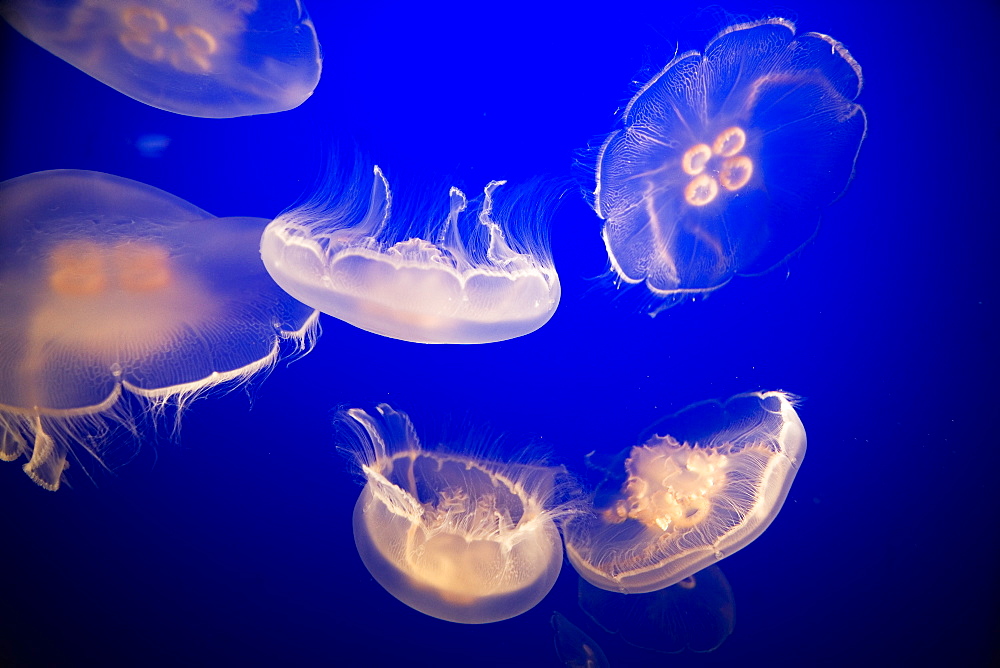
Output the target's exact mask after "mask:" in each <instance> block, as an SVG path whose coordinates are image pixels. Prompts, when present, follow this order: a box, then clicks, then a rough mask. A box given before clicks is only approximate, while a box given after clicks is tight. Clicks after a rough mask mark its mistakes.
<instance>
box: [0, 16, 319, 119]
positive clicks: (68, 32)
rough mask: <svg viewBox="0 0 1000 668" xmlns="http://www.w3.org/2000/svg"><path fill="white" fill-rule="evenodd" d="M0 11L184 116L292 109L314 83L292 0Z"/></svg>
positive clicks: (309, 27)
mask: <svg viewBox="0 0 1000 668" xmlns="http://www.w3.org/2000/svg"><path fill="white" fill-rule="evenodd" d="M0 15H2V16H3V17H4V18H5V19H6V20H7V21H8V22H9V23H10V24H11V25H12V26H13V27H14V28H15V29H16V30H17V31H18V32H20V33H21V34H22V35H24V36H25V37H27V38H28V39H30V40H31V41H33V42H35V43H36V44H38V45H39V46H41V47H42V48H43V49H45V50H47V51H49V52H51V53H53V54H55V55H56V56H58V57H60V58H62V59H63V60H65V61H66V62H68V63H69V64H71V65H73V66H74V67H77V68H79V69H81V70H83V71H84V72H86V73H87V74H89V75H90V76H92V77H94V78H95V79H97V80H98V81H101V82H103V83H105V84H107V85H109V86H111V87H112V88H114V89H115V90H117V91H120V92H121V93H124V94H125V95H128V96H129V97H131V98H134V99H136V100H139V101H140V102H143V103H145V104H148V105H150V106H153V107H156V108H158V109H163V110H165V111H172V112H175V113H178V114H184V115H186V116H200V117H203V118H231V117H234V116H250V115H253V114H268V113H273V112H276V111H284V110H286V109H293V108H295V107H297V106H299V105H300V104H302V103H303V102H304V101H305V100H306V98H308V97H309V96H310V95H312V92H313V89H315V88H316V84H317V83H318V82H319V75H320V69H321V65H322V59H321V56H320V49H319V43H318V42H317V41H316V30H315V29H314V28H313V24H312V21H311V20H310V18H309V15H308V14H307V13H306V10H305V8H304V7H303V6H302V4H301V2H299V1H298V0H70V1H69V2H67V0H0Z"/></svg>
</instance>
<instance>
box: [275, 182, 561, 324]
mask: <svg viewBox="0 0 1000 668" xmlns="http://www.w3.org/2000/svg"><path fill="white" fill-rule="evenodd" d="M365 181H366V178H365V177H364V176H363V173H362V172H361V171H360V170H355V173H354V174H353V175H352V176H351V177H350V178H346V179H339V180H336V181H332V182H339V183H341V184H347V185H341V187H340V190H338V189H337V188H336V187H334V188H331V189H324V190H323V191H321V192H320V193H319V194H318V195H317V196H316V197H315V198H314V199H313V200H312V201H310V202H308V203H306V204H305V205H303V206H301V207H296V208H294V209H291V210H289V211H287V212H285V213H283V214H282V215H281V216H279V217H278V218H277V219H275V220H274V221H273V222H272V223H271V224H270V225H268V226H267V229H266V230H265V231H264V235H263V237H262V239H261V255H262V257H263V258H264V265H265V266H266V267H267V270H268V271H269V272H270V273H271V276H272V278H274V280H275V281H276V282H277V283H278V285H280V286H281V287H283V288H284V289H285V290H287V291H288V293H289V294H290V295H292V296H293V297H295V298H296V299H298V300H300V301H302V302H304V303H306V304H309V305H310V306H313V307H314V308H317V309H319V310H320V311H322V312H324V313H328V314H329V315H332V316H334V317H335V318H339V319H340V320H344V321H345V322H348V323H350V324H352V325H355V326H356V327H360V328H361V329H364V330H367V331H369V332H373V333H375V334H381V335H382V336H387V337H391V338H394V339H400V340H403V341H413V342H416V343H489V342H493V341H503V340H505V339H511V338H514V337H518V336H523V335H524V334H528V333H530V332H533V331H534V330H536V329H538V328H539V327H541V326H542V325H544V324H545V323H546V322H548V320H549V318H551V317H552V314H553V313H554V312H555V310H556V307H557V306H558V305H559V294H560V287H559V277H558V275H557V274H556V270H555V267H554V266H553V264H552V257H551V254H550V252H549V248H548V244H547V239H546V232H547V230H546V223H547V220H546V216H547V214H548V213H550V211H551V209H552V205H553V204H554V202H555V200H556V199H557V196H555V195H554V193H553V191H552V190H551V189H547V188H545V187H541V186H532V187H526V188H524V189H522V190H513V191H512V192H511V193H510V194H509V195H508V196H506V197H504V198H503V199H502V201H501V200H498V199H497V197H498V192H497V190H498V188H499V187H500V186H501V185H503V184H504V183H505V182H504V181H492V182H491V183H490V184H489V185H487V186H486V190H485V192H484V195H483V197H484V199H483V202H482V205H481V206H480V208H479V210H478V211H477V212H476V216H475V220H472V219H471V218H472V216H471V212H466V207H467V206H468V202H467V200H466V197H465V195H464V194H463V193H462V192H461V191H460V190H458V189H457V188H452V189H451V193H450V207H449V213H448V215H447V217H446V219H445V220H444V222H443V223H440V224H432V225H430V226H428V227H427V229H424V230H418V231H416V232H413V227H412V226H411V225H408V223H407V221H406V220H405V218H406V216H403V217H401V218H403V220H399V221H397V219H396V218H395V217H390V213H391V212H390V210H391V204H392V195H391V193H390V190H389V183H388V181H387V180H386V178H385V176H383V174H382V170H380V169H379V168H378V167H377V166H376V167H375V169H374V180H373V185H372V189H371V194H370V196H368V195H362V194H361V193H360V192H359V185H358V184H360V183H364V182H365ZM362 188H363V186H362ZM418 215H419V214H418Z"/></svg>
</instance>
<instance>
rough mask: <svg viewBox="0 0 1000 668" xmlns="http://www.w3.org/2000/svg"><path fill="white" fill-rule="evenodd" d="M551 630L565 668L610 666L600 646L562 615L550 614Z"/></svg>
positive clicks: (558, 654)
mask: <svg viewBox="0 0 1000 668" xmlns="http://www.w3.org/2000/svg"><path fill="white" fill-rule="evenodd" d="M581 582H582V580H581ZM552 628H553V629H554V630H555V643H556V655H557V656H558V657H559V660H560V661H562V662H563V665H564V666H567V668H608V667H609V666H610V665H611V664H610V663H608V657H607V656H605V655H604V650H602V649H601V647H600V645H598V644H597V643H596V642H594V639H593V638H591V637H590V636H588V635H587V634H586V633H584V632H583V631H582V630H580V628H579V627H578V626H577V625H576V624H574V623H573V622H571V621H569V620H568V619H566V617H565V616H564V615H563V614H562V613H559V612H553V613H552Z"/></svg>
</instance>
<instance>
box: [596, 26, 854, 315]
mask: <svg viewBox="0 0 1000 668" xmlns="http://www.w3.org/2000/svg"><path fill="white" fill-rule="evenodd" d="M861 85H862V77H861V67H860V66H859V65H858V63H857V62H856V61H855V60H854V58H852V57H851V54H850V53H848V51H847V49H846V48H845V47H844V46H843V45H842V44H841V43H840V42H837V41H836V40H834V39H833V38H831V37H828V36H827V35H821V34H819V33H805V34H803V35H798V36H796V34H795V26H794V25H793V24H792V23H791V22H789V21H786V20H784V19H766V20H763V21H757V22H754V23H741V24H738V25H734V26H730V27H729V28H726V29H725V30H723V31H722V32H721V33H719V34H718V35H717V36H716V37H715V38H714V39H712V41H710V42H709V43H708V46H706V47H705V51H704V52H703V53H699V52H697V51H687V52H685V53H681V54H679V55H677V56H675V57H674V59H673V60H671V61H670V63H668V64H667V66H666V67H665V68H664V69H663V70H662V71H661V72H660V73H659V74H657V75H656V76H655V77H654V78H653V79H652V80H651V81H650V82H648V83H647V84H646V85H644V86H643V87H642V89H641V90H640V91H639V92H638V93H637V94H636V95H635V97H634V98H632V100H631V101H630V102H629V104H628V106H627V107H626V108H625V111H624V113H623V115H622V119H621V127H620V129H618V130H617V131H615V132H614V133H612V134H611V135H610V136H609V137H608V138H607V140H606V141H605V142H604V145H603V146H602V147H601V149H600V152H599V155H598V158H597V187H596V190H595V201H594V205H595V209H596V211H597V213H598V215H599V216H600V217H601V218H603V219H604V221H605V222H604V231H603V236H604V243H605V245H606V247H607V251H608V256H609V258H610V260H611V267H612V270H613V271H614V273H615V274H616V275H617V277H618V279H619V280H620V281H622V282H624V283H630V284H635V283H645V284H646V287H647V288H648V289H649V291H650V293H651V295H652V298H653V299H654V302H655V304H654V307H653V308H652V313H653V315H655V314H656V313H657V312H659V311H661V310H663V309H665V308H668V307H670V306H673V305H674V304H676V303H678V302H680V301H682V300H683V299H684V298H685V297H689V296H692V295H699V294H707V293H709V292H711V291H713V290H715V289H717V288H719V287H721V286H723V285H724V284H726V283H727V282H728V281H729V280H730V279H732V277H733V276H734V275H737V274H743V275H746V274H754V273H761V272H764V271H766V270H768V269H770V268H771V267H773V266H775V265H777V264H779V263H780V262H781V261H782V260H784V259H785V258H786V257H787V256H789V255H790V254H792V253H794V252H795V251H796V250H797V249H798V248H800V247H801V246H802V245H804V244H805V243H806V242H807V241H809V239H810V238H811V237H812V236H813V235H814V234H815V232H816V229H817V227H818V223H819V217H820V209H821V208H823V207H825V206H826V205H828V204H830V203H831V202H833V201H834V200H835V199H837V197H839V196H840V194H841V193H842V192H843V191H844V190H845V189H846V187H847V184H848V182H849V181H850V180H851V177H852V176H853V172H854V163H855V160H856V158H857V155H858V151H859V149H860V147H861V142H862V140H863V139H864V136H865V131H866V126H867V122H866V120H865V113H864V111H863V110H862V108H861V107H860V106H859V105H858V104H856V103H855V102H854V100H855V98H856V97H857V96H858V94H859V93H860V92H861Z"/></svg>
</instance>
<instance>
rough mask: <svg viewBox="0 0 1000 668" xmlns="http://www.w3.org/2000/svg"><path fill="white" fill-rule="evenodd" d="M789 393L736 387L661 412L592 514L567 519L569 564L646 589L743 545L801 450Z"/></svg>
mask: <svg viewBox="0 0 1000 668" xmlns="http://www.w3.org/2000/svg"><path fill="white" fill-rule="evenodd" d="M792 399H793V398H792V397H791V396H790V395H787V394H784V393H782V392H758V393H752V394H742V395H737V396H735V397H733V398H731V399H729V400H728V401H726V402H724V403H718V402H706V403H701V404H695V405H693V406H689V407H688V408H686V409H684V410H683V411H681V412H680V413H677V414H676V415H673V416H670V417H669V418H667V419H665V420H664V421H663V422H662V423H661V424H660V425H659V426H658V427H657V428H656V429H655V432H654V433H653V435H652V436H651V437H650V438H649V439H648V440H647V441H646V442H645V443H644V444H643V445H639V446H635V447H633V448H631V449H630V450H629V451H627V457H626V458H624V463H623V466H622V467H621V470H619V471H617V472H616V473H617V475H609V476H608V477H607V478H606V479H605V481H604V482H603V483H602V486H601V487H600V488H599V489H598V490H596V493H595V497H594V503H593V509H592V510H591V512H588V513H580V514H577V515H573V516H572V517H570V518H569V519H568V520H567V521H566V523H565V524H564V526H563V535H564V537H565V540H566V555H567V556H568V557H569V561H570V563H571V564H572V565H573V567H574V568H575V569H576V570H577V572H578V573H579V574H580V575H581V576H582V577H583V578H584V579H585V580H587V582H589V583H591V584H592V585H594V586H596V587H599V588H601V589H606V590H608V591H616V592H621V593H628V594H643V593H647V592H652V591H656V590H659V589H663V588H664V587H669V586H670V585H673V584H676V583H678V582H680V581H681V580H683V579H684V578H687V577H689V576H691V575H693V574H694V573H696V572H698V571H700V570H702V569H703V568H706V567H707V566H710V565H711V564H713V563H715V562H717V561H719V560H720V559H723V558H724V557H727V556H729V555H731V554H732V553H734V552H736V551H737V550H739V549H742V548H743V547H746V546H747V545H748V544H749V543H750V542H752V541H753V540H754V539H756V538H757V537H758V536H759V535H760V534H761V533H763V531H764V530H765V529H766V528H767V527H768V526H769V525H770V524H771V521H772V520H774V518H775V517H776V516H777V514H778V511H779V510H781V505H782V504H783V503H784V501H785V497H786V495H787V494H788V490H789V488H790V487H791V484H792V480H793V479H794V477H795V473H796V472H797V471H798V469H799V465H800V464H801V462H802V458H803V456H804V455H805V451H806V433H805V429H804V428H803V426H802V422H801V421H800V420H799V417H798V415H797V414H796V412H795V408H794V406H793V402H792Z"/></svg>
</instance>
